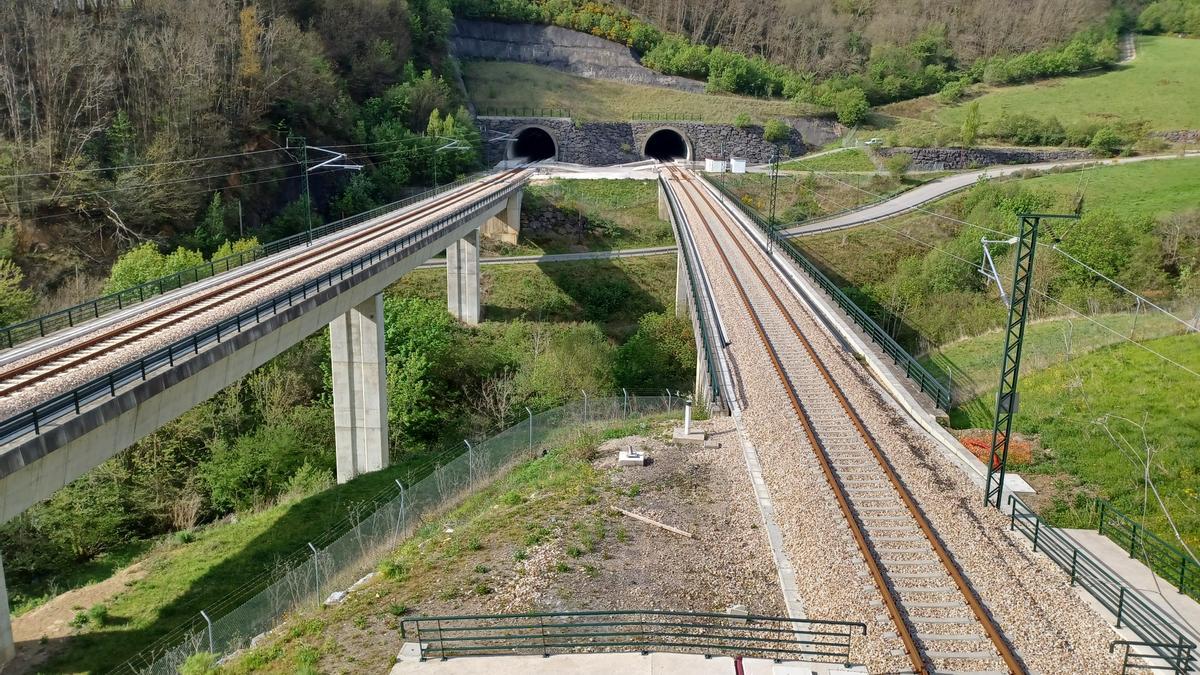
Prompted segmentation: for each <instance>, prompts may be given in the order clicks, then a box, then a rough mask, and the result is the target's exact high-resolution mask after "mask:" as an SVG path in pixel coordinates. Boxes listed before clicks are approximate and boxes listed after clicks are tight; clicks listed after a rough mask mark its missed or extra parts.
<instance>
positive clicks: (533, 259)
mask: <svg viewBox="0 0 1200 675" xmlns="http://www.w3.org/2000/svg"><path fill="white" fill-rule="evenodd" d="M674 253H675V247H674V246H654V247H650V248H627V249H622V250H619V251H584V252H583V253H548V254H545V255H509V256H501V257H497V258H480V259H479V264H480V265H520V264H530V263H533V264H538V263H556V262H575V261H577V260H614V259H616V258H644V257H646V256H652V255H674ZM445 266H446V259H445V258H434V259H433V260H430V261H428V262H426V263H423V264H422V265H420V267H418V269H431V268H438V267H445Z"/></svg>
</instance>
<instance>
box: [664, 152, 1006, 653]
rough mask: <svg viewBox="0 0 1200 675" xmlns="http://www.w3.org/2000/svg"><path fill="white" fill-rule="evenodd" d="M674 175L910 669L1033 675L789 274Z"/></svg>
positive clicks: (696, 188)
mask: <svg viewBox="0 0 1200 675" xmlns="http://www.w3.org/2000/svg"><path fill="white" fill-rule="evenodd" d="M667 171H668V175H669V177H670V181H669V183H674V184H675V185H676V186H678V189H677V192H678V193H679V194H680V195H681V196H682V198H683V199H684V200H685V201H686V202H687V203H688V204H689V205H690V206H691V209H692V211H693V212H694V213H696V214H697V215H698V216H699V223H700V224H701V225H702V226H703V229H704V231H705V232H706V234H707V236H708V237H709V238H710V239H711V240H712V242H713V243H714V245H715V248H716V250H717V251H718V254H719V256H720V258H721V262H722V264H723V266H724V267H725V270H726V271H727V272H728V274H729V277H730V279H731V280H732V282H733V285H734V288H735V289H736V291H737V295H738V296H739V298H740V300H741V303H742V305H743V306H744V308H745V310H746V314H747V316H748V317H749V318H750V319H751V321H752V322H753V324H754V328H755V332H756V333H757V335H758V337H759V339H760V341H761V343H762V346H763V348H764V349H765V350H766V352H767V353H768V355H769V357H770V361H771V364H772V366H773V369H774V371H775V374H776V375H777V376H778V378H779V381H780V382H781V383H782V385H783V387H784V389H785V391H786V392H787V396H788V399H789V401H790V403H791V407H792V410H793V411H794V413H795V416H796V420H797V421H798V423H799V425H800V427H801V430H802V432H803V435H804V436H805V437H806V438H807V440H808V442H809V444H810V445H811V447H812V448H813V450H814V453H815V455H816V459H817V462H818V464H819V465H820V468H821V471H822V473H823V474H824V477H825V480H826V482H827V483H828V485H829V488H830V490H831V491H832V493H833V495H834V496H835V498H836V500H837V503H838V506H839V508H840V510H841V512H842V514H843V516H844V517H845V519H846V522H847V524H848V526H849V528H850V532H851V535H852V537H853V539H854V542H855V544H856V545H857V548H858V550H859V552H860V553H861V554H862V557H863V560H864V561H865V562H866V565H867V568H868V571H869V572H870V576H871V577H872V579H873V582H874V585H875V587H876V589H877V590H878V592H879V594H880V596H881V598H882V601H883V604H884V606H885V607H886V609H887V613H888V616H889V617H890V619H891V622H892V624H893V625H894V626H895V628H896V636H897V637H898V638H899V640H900V642H901V643H902V645H903V650H904V652H905V654H906V655H907V657H908V660H909V661H910V663H911V665H912V669H913V672H917V673H939V672H940V673H950V672H963V671H971V672H998V673H1003V672H1011V673H1025V672H1027V668H1026V667H1025V665H1024V663H1023V662H1022V661H1021V659H1020V658H1019V656H1018V655H1017V654H1016V652H1015V650H1014V649H1013V647H1012V646H1011V645H1010V644H1009V642H1008V640H1007V638H1006V637H1005V635H1004V633H1003V632H1002V631H1001V629H1000V627H999V626H998V625H997V624H996V622H995V621H994V620H993V618H992V617H991V615H990V614H989V613H988V611H987V609H986V608H985V607H984V606H983V604H982V602H981V600H980V598H979V596H978V594H977V593H976V591H975V590H974V589H973V588H972V586H971V584H970V581H969V580H968V579H967V578H966V577H965V576H964V575H963V573H962V571H961V570H960V569H959V566H958V565H957V564H956V562H955V560H954V558H953V557H952V556H951V554H950V553H949V551H948V550H947V548H946V546H945V544H944V543H943V542H942V540H941V538H940V537H939V536H938V533H937V532H936V531H935V529H934V528H933V526H932V525H931V524H930V522H929V520H928V518H927V517H926V516H925V514H924V513H923V512H922V510H921V508H920V506H919V505H918V504H917V502H916V500H915V499H914V497H913V495H912V494H911V492H910V491H909V489H908V487H906V486H905V484H904V482H903V481H902V480H901V479H900V477H899V476H898V474H897V473H896V471H895V469H894V468H893V467H892V465H891V463H890V462H889V460H888V458H887V455H886V453H885V452H884V451H883V450H882V448H880V446H879V444H878V442H876V440H875V439H874V437H873V436H872V435H871V433H870V432H869V431H868V429H867V427H866V425H865V424H864V423H863V419H862V417H861V415H860V414H859V412H858V411H857V410H856V409H855V407H854V406H853V405H852V404H851V403H850V401H849V399H848V398H847V396H846V393H845V391H844V390H843V389H842V387H841V386H840V385H839V384H838V382H837V381H835V379H834V378H833V376H832V375H831V374H830V371H829V368H828V367H827V365H826V364H825V362H824V361H823V360H822V358H821V357H820V356H819V355H818V353H817V351H816V350H815V349H814V347H813V344H812V343H811V341H810V340H809V338H808V337H807V336H806V335H805V334H804V332H803V331H802V330H801V329H800V327H799V325H798V324H797V321H796V318H795V317H794V316H793V312H792V310H791V309H790V308H789V307H788V306H787V304H786V303H785V302H784V301H783V299H782V298H781V297H780V295H779V293H778V292H777V291H776V290H775V288H776V287H778V286H784V287H786V286H787V282H786V280H785V279H783V278H782V276H781V275H780V274H779V273H778V272H775V271H773V270H774V267H773V266H772V265H771V262H770V260H768V259H767V258H766V257H765V256H764V255H763V254H762V253H761V252H760V251H759V250H758V248H757V246H756V245H754V244H753V243H751V244H750V245H749V246H748V245H747V244H746V243H744V240H745V239H747V235H745V233H744V232H743V231H742V230H741V228H740V226H739V225H738V224H736V223H733V222H732V218H731V217H730V215H729V214H728V213H727V212H725V210H724V208H723V206H722V205H720V204H719V203H714V202H713V198H712V196H711V195H710V193H709V192H708V191H707V189H706V188H705V187H704V186H702V185H700V184H698V182H696V181H695V180H694V178H693V177H692V176H691V175H690V174H689V173H687V172H685V171H683V170H681V169H678V168H677V167H669V166H668V167H667ZM710 221H711V222H712V223H715V224H716V227H715V228H714V227H713V225H712V224H710ZM764 270H771V271H768V272H764ZM768 274H770V275H772V277H773V278H768Z"/></svg>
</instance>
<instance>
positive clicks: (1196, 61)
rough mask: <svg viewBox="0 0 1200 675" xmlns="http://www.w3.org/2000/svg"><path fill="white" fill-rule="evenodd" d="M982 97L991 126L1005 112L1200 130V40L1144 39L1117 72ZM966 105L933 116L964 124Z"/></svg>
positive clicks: (993, 91) (998, 90)
mask: <svg viewBox="0 0 1200 675" xmlns="http://www.w3.org/2000/svg"><path fill="white" fill-rule="evenodd" d="M984 92H985V93H984V94H983V95H982V96H980V97H978V99H977V100H978V101H979V110H980V113H981V114H982V116H983V119H984V121H985V122H986V121H987V120H989V119H994V118H996V117H999V116H1000V113H1001V112H1002V111H1005V110H1007V111H1009V112H1013V113H1016V112H1021V113H1026V114H1029V115H1033V116H1035V117H1042V118H1046V117H1057V118H1058V119H1059V121H1060V122H1063V123H1064V124H1067V123H1075V122H1082V121H1094V122H1101V123H1103V122H1108V121H1114V120H1125V121H1132V120H1138V119H1141V120H1145V121H1146V122H1148V123H1149V125H1150V128H1152V129H1162V130H1167V129H1196V128H1200V106H1198V102H1200V40H1189V39H1183V38H1173V37H1162V36H1150V35H1139V36H1138V37H1137V58H1136V59H1134V60H1133V61H1132V62H1130V63H1128V64H1124V65H1121V66H1118V67H1117V68H1115V69H1114V70H1111V71H1107V72H1099V73H1095V74H1089V75H1084V76H1079V77H1065V78H1057V79H1052V80H1045V81H1042V82H1035V83H1033V84H1025V85H1020V86H1015V87H991V88H987V89H985V90H984ZM964 109H965V104H959V105H956V106H953V107H949V108H940V109H938V111H937V112H936V113H935V115H934V118H935V119H936V120H937V121H939V122H942V123H945V124H948V125H950V126H953V127H958V126H959V125H961V124H962V115H963V112H964Z"/></svg>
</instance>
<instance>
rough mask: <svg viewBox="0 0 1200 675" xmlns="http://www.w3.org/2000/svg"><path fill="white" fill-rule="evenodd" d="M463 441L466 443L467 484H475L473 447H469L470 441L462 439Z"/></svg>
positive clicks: (472, 485)
mask: <svg viewBox="0 0 1200 675" xmlns="http://www.w3.org/2000/svg"><path fill="white" fill-rule="evenodd" d="M463 443H466V444H467V485H469V486H471V487H474V486H475V448H472V447H471V441H468V440H467V439H465V438H464V439H463Z"/></svg>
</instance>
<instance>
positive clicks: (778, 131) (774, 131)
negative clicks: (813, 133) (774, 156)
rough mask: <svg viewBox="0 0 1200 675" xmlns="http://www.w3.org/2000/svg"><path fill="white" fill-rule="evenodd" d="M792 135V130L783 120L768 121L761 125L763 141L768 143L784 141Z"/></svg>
mask: <svg viewBox="0 0 1200 675" xmlns="http://www.w3.org/2000/svg"><path fill="white" fill-rule="evenodd" d="M791 135H792V128H791V127H789V126H788V125H787V123H786V122H784V121H783V120H778V119H769V120H767V123H766V124H764V125H763V140H765V141H768V142H770V143H779V142H780V141H786V140H787V139H788V138H790V137H791Z"/></svg>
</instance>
